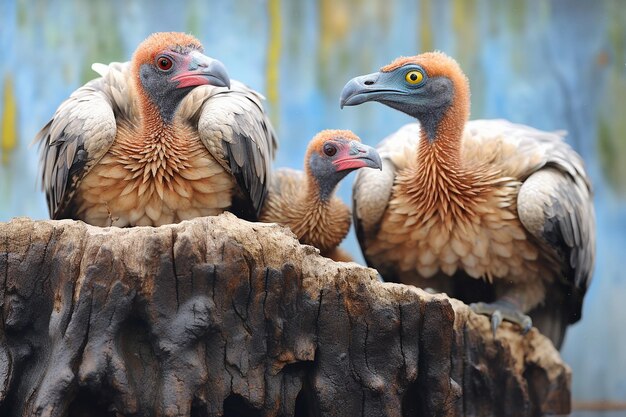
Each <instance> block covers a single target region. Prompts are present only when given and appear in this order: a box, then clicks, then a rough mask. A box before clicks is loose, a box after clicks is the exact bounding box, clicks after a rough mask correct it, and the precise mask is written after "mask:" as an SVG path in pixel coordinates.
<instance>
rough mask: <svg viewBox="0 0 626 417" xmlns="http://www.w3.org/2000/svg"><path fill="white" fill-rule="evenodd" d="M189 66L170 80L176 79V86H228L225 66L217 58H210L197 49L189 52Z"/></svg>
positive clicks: (228, 79)
mask: <svg viewBox="0 0 626 417" xmlns="http://www.w3.org/2000/svg"><path fill="white" fill-rule="evenodd" d="M188 62H189V66H188V69H187V70H186V71H182V72H179V73H178V74H176V75H174V76H173V77H172V78H171V79H170V80H171V81H178V85H177V86H176V88H183V87H196V86H199V85H206V84H209V85H214V86H216V87H228V88H230V78H229V77H228V73H227V72H226V67H224V64H222V63H221V62H220V61H218V60H217V59H213V58H210V57H208V56H206V55H204V54H202V53H200V52H198V51H192V52H190V53H189V61H188Z"/></svg>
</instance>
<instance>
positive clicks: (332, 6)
mask: <svg viewBox="0 0 626 417" xmlns="http://www.w3.org/2000/svg"><path fill="white" fill-rule="evenodd" d="M167 30H175V31H185V32H190V33H192V34H194V35H195V36H197V37H198V38H199V39H200V40H201V41H202V42H203V43H204V46H205V50H206V52H207V54H209V55H211V56H214V57H216V58H219V59H220V60H222V62H224V63H225V64H226V66H227V68H228V70H229V73H230V75H231V76H232V77H233V78H236V79H239V80H241V81H244V82H246V83H247V84H249V85H250V86H252V87H253V88H255V89H257V90H259V91H261V92H262V93H264V94H265V95H266V96H267V98H268V102H267V107H268V109H269V111H270V113H271V116H272V119H273V121H274V124H275V127H276V130H277V133H278V135H279V138H280V149H279V152H278V156H277V159H276V165H277V166H293V167H300V166H301V161H302V157H303V155H304V149H305V147H306V144H307V142H308V140H309V139H310V138H311V137H312V136H313V135H314V134H315V133H316V132H317V131H319V130H321V129H324V128H349V129H352V130H354V131H355V132H356V133H357V134H358V135H360V136H361V137H362V139H363V140H364V141H365V142H367V143H370V144H375V143H377V142H378V141H379V140H380V139H382V138H383V137H384V136H385V135H387V134H388V133H390V132H392V131H394V130H395V129H396V128H398V127H399V126H401V125H402V124H404V123H407V122H409V121H410V119H409V118H408V117H406V116H404V115H402V114H400V113H399V112H396V111H393V110H391V109H388V108H386V107H384V106H382V105H378V104H366V105H363V106H359V107H356V108H346V109H344V110H339V106H338V98H339V93H340V91H341V88H342V87H343V85H344V84H345V82H346V81H347V80H348V79H350V78H351V77H353V76H355V75H359V74H364V73H369V72H372V71H374V70H377V69H378V68H379V67H380V66H382V65H385V64H387V63H388V62H390V61H391V60H392V59H393V58H395V57H396V56H399V55H414V54H416V53H418V52H420V51H425V50H431V49H439V50H442V51H445V52H447V53H448V54H450V55H452V56H454V57H455V58H457V60H458V61H459V62H460V64H461V66H462V67H463V68H464V69H465V71H466V72H467V75H468V77H469V79H470V81H471V85H472V106H473V107H472V117H473V118H507V119H510V120H512V121H515V122H519V123H526V124H529V125H532V126H535V127H538V128H541V129H547V130H556V129H565V130H567V131H568V132H569V135H568V141H569V142H570V143H571V144H572V145H573V146H574V147H575V148H576V149H577V150H578V151H579V152H580V153H581V154H582V156H583V157H584V159H585V162H586V164H587V167H588V169H589V172H590V175H591V177H592V179H593V183H594V187H595V203H596V212H597V223H598V239H597V240H598V256H597V269H596V274H595V278H594V282H593V283H592V286H591V288H590V291H589V293H588V295H587V298H586V303H585V308H584V318H583V320H582V322H580V323H579V324H577V325H576V326H574V327H572V328H571V330H570V332H569V334H568V336H567V340H566V344H565V346H564V349H563V356H564V358H565V359H566V360H567V361H568V362H569V363H570V364H571V366H572V368H573V371H574V380H573V389H574V398H575V399H576V400H580V401H583V400H601V399H610V400H622V399H624V398H626V353H625V348H626V332H625V331H624V329H625V328H626V302H624V301H623V298H626V277H624V275H623V274H622V268H623V266H622V265H621V260H622V258H623V257H624V255H626V202H625V200H624V195H625V193H626V162H625V161H626V106H625V100H626V99H625V98H626V66H625V63H626V3H625V2H623V1H620V0H597V1H593V2H591V1H585V0H576V1H574V0H552V1H550V0H533V1H528V2H522V1H514V0H508V1H498V0H492V1H491V0H452V1H435V0H387V1H385V2H381V1H377V0H341V1H339V0H319V1H314V0H310V1H289V0H267V1H217V0H214V1H201V0H192V1H189V2H187V3H184V4H182V3H179V2H175V1H167V2H166V1H161V2H153V1H148V0H125V1H119V0H116V1H91V2H83V1H78V0H76V1H43V0H41V1H39V0H33V1H25V0H21V1H17V0H2V2H0V51H1V59H0V123H1V125H0V221H6V220H8V219H10V218H11V217H13V216H30V217H33V218H37V219H44V218H47V210H46V207H45V200H44V196H43V194H42V193H41V192H40V190H39V188H38V185H37V186H36V180H37V178H38V173H37V150H36V149H35V148H34V147H29V144H30V142H31V141H32V138H33V137H34V136H35V134H36V133H37V131H38V130H39V129H40V128H41V127H42V126H43V125H44V124H45V123H46V122H47V121H48V119H49V118H50V116H51V115H52V114H53V113H54V111H55V109H56V108H57V106H58V105H59V104H60V103H61V101H62V100H64V99H65V98H67V97H68V96H69V94H70V93H71V92H72V91H73V90H75V89H76V88H77V87H79V86H80V85H82V84H83V83H84V82H86V81H88V80H89V79H91V78H93V77H95V75H96V74H95V73H93V72H92V71H91V69H90V66H91V63H92V62H110V61H125V60H128V59H130V56H131V54H132V52H133V50H134V48H135V47H136V46H137V44H138V43H139V42H140V41H141V40H143V39H144V38H145V37H146V36H147V35H148V34H150V33H152V32H155V31H167ZM351 181H352V176H350V177H349V178H348V180H347V181H345V183H344V184H343V186H342V188H341V190H342V191H341V194H342V196H343V198H344V199H345V200H346V201H349V194H350V184H349V183H350V182H351ZM346 246H347V247H348V249H349V250H350V251H352V252H353V253H354V254H355V255H357V256H360V255H358V246H357V244H356V241H355V239H354V237H353V235H351V236H350V237H349V239H348V240H347V242H346Z"/></svg>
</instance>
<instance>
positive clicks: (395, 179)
mask: <svg viewBox="0 0 626 417" xmlns="http://www.w3.org/2000/svg"><path fill="white" fill-rule="evenodd" d="M367 101H378V102H380V103H382V104H385V105H387V106H389V107H392V108H393V109H396V110H399V111H401V112H404V113H406V114H408V115H409V116H412V117H414V118H415V119H417V121H418V122H419V123H412V124H408V125H406V126H404V127H402V128H400V129H399V130H398V131H397V132H395V133H393V134H391V135H390V136H388V137H387V138H386V139H384V140H383V141H382V142H381V143H380V144H379V145H378V147H377V149H378V151H379V153H380V156H381V158H382V161H383V169H382V171H371V170H364V171H361V172H360V173H359V175H358V176H357V178H356V180H355V183H354V189H353V204H354V207H353V210H354V220H355V228H356V231H357V237H358V239H359V243H360V245H361V248H362V250H363V252H364V256H365V258H366V260H367V262H368V264H369V265H370V266H372V267H375V268H377V269H378V271H379V272H380V274H381V275H382V276H383V278H384V279H386V280H390V281H397V282H402V283H406V284H413V285H416V286H420V287H424V288H432V289H434V290H435V291H442V292H447V293H448V295H450V296H452V297H456V298H460V299H461V300H463V301H465V302H467V303H472V304H471V307H472V309H473V310H474V311H476V312H477V313H480V314H484V315H487V316H490V317H491V327H492V330H493V333H494V337H495V334H496V329H497V328H498V326H499V325H500V323H501V322H502V320H507V321H510V322H513V323H517V324H519V325H520V326H521V328H522V330H523V331H524V332H525V331H528V330H529V329H530V328H531V327H532V325H533V323H534V324H535V326H536V327H537V328H538V329H539V330H540V331H541V332H543V334H545V335H546V336H548V337H550V338H551V340H552V341H553V343H554V344H555V346H556V347H557V348H558V347H560V345H561V343H562V341H563V338H564V334H565V330H566V328H567V326H568V325H569V324H571V323H574V322H576V321H578V320H579V319H580V317H581V309H582V302H583V297H584V295H585V292H586V290H587V287H588V285H589V284H590V282H591V276H592V270H593V264H594V257H595V220H594V208H593V205H592V197H591V185H590V182H589V179H588V177H587V174H586V173H585V169H584V166H583V161H582V159H581V157H580V156H579V155H578V154H577V153H576V152H575V151H574V150H572V148H570V147H569V146H568V145H567V144H566V143H565V142H564V140H563V136H564V134H563V133H551V132H544V131H540V130H537V129H534V128H531V127H528V126H523V125H519V124H514V123H510V122H508V121H505V120H475V121H468V118H469V113H470V91H469V82H468V80H467V78H466V76H465V75H464V73H463V72H462V70H461V69H460V67H459V65H458V64H457V62H456V61H455V60H453V59H451V58H450V57H448V56H447V55H445V54H443V53H440V52H429V53H424V54H421V55H418V56H414V57H401V58H398V59H396V60H395V61H394V62H392V63H391V64H389V65H387V66H385V67H383V68H382V69H381V70H380V71H379V72H376V73H372V74H368V75H363V76H360V77H356V78H353V79H352V80H350V81H349V82H348V83H347V84H346V86H345V87H344V89H343V91H342V93H341V99H340V104H341V107H343V106H354V105H358V104H361V103H364V102H367Z"/></svg>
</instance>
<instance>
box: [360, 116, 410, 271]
mask: <svg viewBox="0 0 626 417" xmlns="http://www.w3.org/2000/svg"><path fill="white" fill-rule="evenodd" d="M419 129H420V128H419V124H417V123H411V124H407V125H405V126H403V127H402V128H400V129H399V130H398V131H396V132H394V133H392V134H391V135H389V136H387V137H386V138H385V139H383V141H382V142H381V143H380V144H378V146H377V147H376V150H377V151H378V153H379V155H380V157H381V160H382V170H375V169H361V170H359V172H358V173H357V177H356V179H355V181H354V186H353V189H352V207H353V221H354V226H355V230H356V235H357V239H358V240H359V244H360V245H361V249H362V251H363V256H365V258H366V261H367V256H366V254H365V252H366V251H365V249H366V248H367V245H368V242H369V241H370V239H373V238H375V236H376V233H377V232H378V228H379V225H380V222H381V219H382V217H383V214H384V213H385V210H386V209H387V205H388V203H389V199H390V198H391V191H392V188H393V184H394V180H395V178H396V173H397V172H398V171H400V170H401V169H403V168H405V167H406V166H407V165H408V164H409V162H410V161H413V160H414V158H415V155H416V152H417V150H418V143H419ZM368 264H369V261H368Z"/></svg>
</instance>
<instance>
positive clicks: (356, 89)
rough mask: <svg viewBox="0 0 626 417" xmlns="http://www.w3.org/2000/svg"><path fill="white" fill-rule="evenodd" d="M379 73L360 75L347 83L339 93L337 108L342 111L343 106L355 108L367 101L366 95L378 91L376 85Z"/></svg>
mask: <svg viewBox="0 0 626 417" xmlns="http://www.w3.org/2000/svg"><path fill="white" fill-rule="evenodd" d="M379 77H380V72H374V73H371V74H367V75H361V76H360V77H355V78H353V79H351V80H350V81H348V83H347V84H346V85H345V87H343V90H342V91H341V98H340V99H339V106H340V107H341V108H342V109H343V107H344V106H356V105H358V104H361V103H364V102H366V101H368V100H369V98H368V94H367V93H371V92H374V91H379V88H378V86H377V84H376V82H377V81H378V78H379Z"/></svg>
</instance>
